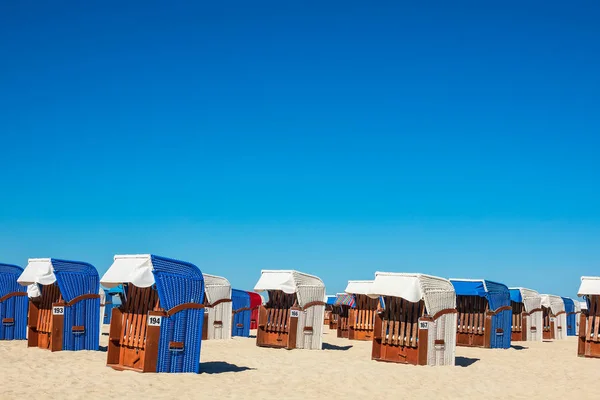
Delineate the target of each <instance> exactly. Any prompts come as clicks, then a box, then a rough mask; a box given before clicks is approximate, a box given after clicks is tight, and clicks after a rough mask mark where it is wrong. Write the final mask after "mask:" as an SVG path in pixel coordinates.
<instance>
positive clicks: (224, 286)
mask: <svg viewBox="0 0 600 400" xmlns="http://www.w3.org/2000/svg"><path fill="white" fill-rule="evenodd" d="M202 276H203V277H204V290H205V293H206V298H207V299H208V302H209V303H216V302H217V301H219V300H227V299H231V283H229V281H228V280H227V279H225V278H223V277H222V276H216V275H210V274H204V273H203V274H202Z"/></svg>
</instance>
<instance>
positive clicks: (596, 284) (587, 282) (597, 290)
mask: <svg viewBox="0 0 600 400" xmlns="http://www.w3.org/2000/svg"><path fill="white" fill-rule="evenodd" d="M595 294H600V276H582V277H581V286H579V290H578V291H577V296H584V295H588V296H591V295H595Z"/></svg>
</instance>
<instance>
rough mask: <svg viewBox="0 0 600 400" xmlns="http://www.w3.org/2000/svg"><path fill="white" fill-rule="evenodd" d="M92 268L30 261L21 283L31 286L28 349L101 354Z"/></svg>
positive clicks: (47, 260)
mask: <svg viewBox="0 0 600 400" xmlns="http://www.w3.org/2000/svg"><path fill="white" fill-rule="evenodd" d="M98 280H99V279H98V271H97V270H96V268H94V266H92V265H91V264H88V263H85V262H81V261H67V260H59V259H55V258H31V259H29V263H28V264H27V267H25V269H24V270H23V273H22V274H21V276H20V277H19V279H18V282H19V283H20V284H21V285H24V286H29V285H31V286H30V287H29V288H28V294H29V297H30V300H29V323H28V328H29V329H28V337H27V346H28V347H39V348H42V349H50V351H60V350H98V346H99V340H100V295H99V289H100V285H99V283H98Z"/></svg>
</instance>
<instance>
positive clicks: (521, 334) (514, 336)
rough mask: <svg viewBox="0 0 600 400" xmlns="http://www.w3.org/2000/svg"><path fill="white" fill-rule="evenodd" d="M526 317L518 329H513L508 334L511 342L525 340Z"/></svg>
mask: <svg viewBox="0 0 600 400" xmlns="http://www.w3.org/2000/svg"><path fill="white" fill-rule="evenodd" d="M527 328H528V327H527V319H526V318H523V320H522V322H521V325H520V326H519V330H514V331H512V332H511V334H510V340H511V341H512V342H525V341H527Z"/></svg>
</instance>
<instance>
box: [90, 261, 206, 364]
mask: <svg viewBox="0 0 600 400" xmlns="http://www.w3.org/2000/svg"><path fill="white" fill-rule="evenodd" d="M101 283H102V285H103V286H104V287H107V288H112V287H115V286H118V285H123V298H124V302H123V304H122V305H121V306H120V307H113V309H112V317H111V322H110V333H109V341H108V354H107V365H108V366H109V367H112V368H114V369H116V370H132V371H137V372H194V373H199V372H200V364H199V362H200V346H201V339H202V337H201V334H202V324H203V320H204V278H203V276H202V272H200V270H199V269H198V268H197V267H196V266H195V265H193V264H190V263H187V262H183V261H177V260H173V259H169V258H165V257H159V256H155V255H149V254H148V255H116V256H115V257H114V262H113V264H112V265H111V266H110V268H109V269H108V271H106V273H105V274H104V276H103V277H102V279H101Z"/></svg>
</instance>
